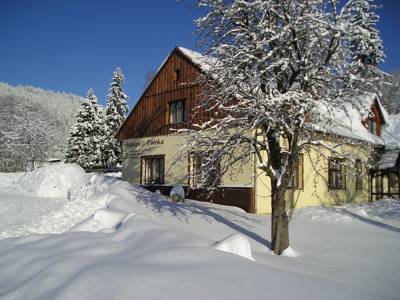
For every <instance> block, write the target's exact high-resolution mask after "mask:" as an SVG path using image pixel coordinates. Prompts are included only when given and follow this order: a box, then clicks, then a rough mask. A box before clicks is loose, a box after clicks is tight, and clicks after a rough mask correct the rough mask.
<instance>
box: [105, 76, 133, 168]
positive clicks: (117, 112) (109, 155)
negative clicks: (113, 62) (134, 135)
mask: <svg viewBox="0 0 400 300" xmlns="http://www.w3.org/2000/svg"><path fill="white" fill-rule="evenodd" d="M124 80H125V78H124V75H123V74H122V71H121V69H120V68H117V69H116V70H115V71H114V75H113V78H112V81H111V87H110V89H109V93H108V96H107V106H106V119H105V121H106V128H107V134H106V135H107V141H106V144H105V149H104V156H105V159H106V165H107V166H108V167H112V166H115V165H116V164H117V163H121V161H122V147H121V143H120V142H119V141H117V140H116V139H114V135H115V134H116V133H117V131H118V130H119V128H120V127H121V125H122V123H123V122H124V120H125V117H126V114H127V112H128V104H127V100H128V96H127V95H126V94H125V92H124V90H123V87H122V85H123V83H124Z"/></svg>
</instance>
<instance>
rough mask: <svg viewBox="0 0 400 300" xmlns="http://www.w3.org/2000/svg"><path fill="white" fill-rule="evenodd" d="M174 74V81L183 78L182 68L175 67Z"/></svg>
mask: <svg viewBox="0 0 400 300" xmlns="http://www.w3.org/2000/svg"><path fill="white" fill-rule="evenodd" d="M172 76H173V78H172V79H173V81H179V80H181V70H179V69H175V70H174V73H173V75H172Z"/></svg>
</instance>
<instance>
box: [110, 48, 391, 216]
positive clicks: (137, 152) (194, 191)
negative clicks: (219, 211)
mask: <svg viewBox="0 0 400 300" xmlns="http://www.w3.org/2000/svg"><path fill="white" fill-rule="evenodd" d="M213 63H214V60H213V59H212V58H209V57H205V56H203V55H201V54H200V53H197V52H194V51H192V50H189V49H185V48H182V47H177V48H175V49H174V50H173V51H172V52H171V53H170V55H169V56H168V57H167V58H166V59H165V60H164V62H163V63H162V65H161V66H160V68H159V69H158V72H157V74H156V76H155V77H154V79H153V80H152V81H151V82H150V84H149V85H148V87H147V88H146V89H145V91H144V92H143V94H142V96H141V97H140V98H139V100H138V102H137V104H136V105H135V107H134V108H133V109H132V111H131V113H130V115H129V116H128V118H127V119H126V121H125V122H124V124H123V125H122V126H121V128H120V130H119V131H118V133H117V135H116V137H117V138H118V139H119V140H122V141H123V152H124V153H123V173H122V177H123V179H125V180H127V181H129V182H131V183H135V184H141V185H142V186H144V187H146V188H147V189H149V190H152V191H155V190H160V191H161V192H162V193H164V194H168V193H169V191H170V189H171V188H172V186H174V185H176V184H181V185H183V186H184V187H185V189H186V190H187V191H188V195H187V197H188V198H192V199H193V198H194V199H198V200H204V201H213V202H215V203H220V204H228V205H234V206H239V207H241V208H243V209H245V210H246V211H249V212H253V213H269V212H270V209H271V205H270V203H271V189H270V182H269V180H268V178H267V177H266V176H265V175H264V174H263V173H262V172H261V171H260V170H259V168H258V166H257V164H256V160H255V159H254V160H249V163H247V164H246V165H245V166H241V167H240V168H235V167H232V170H231V172H228V173H225V174H224V175H223V176H222V178H221V180H220V184H219V187H218V189H217V192H216V193H215V194H214V195H213V196H212V197H211V198H205V197H204V196H203V194H202V189H201V188H199V187H198V184H197V182H196V168H198V166H199V162H198V161H197V159H196V155H195V154H194V155H190V157H187V158H184V159H183V160H182V159H181V160H180V163H176V161H177V157H176V153H177V150H178V149H179V148H180V147H181V145H183V144H184V143H185V141H186V139H185V137H184V136H181V135H174V134H172V131H171V130H174V129H175V130H176V129H181V128H193V124H196V123H201V122H202V121H204V120H209V119H210V118H211V117H213V116H211V113H210V112H206V111H200V112H198V113H196V114H193V110H194V108H195V107H196V106H197V104H198V103H199V101H200V96H199V94H200V93H201V91H202V86H201V84H200V83H198V82H197V81H196V78H197V76H198V75H199V74H200V73H201V72H207V70H208V69H209V67H210V65H211V64H213ZM360 100H361V101H360V103H361V105H360V108H359V109H358V110H356V109H354V108H352V107H348V108H344V109H340V110H337V111H334V112H333V113H330V115H331V116H332V117H331V118H328V119H327V120H320V121H318V122H315V126H316V129H317V132H320V133H321V137H322V138H323V139H324V141H325V142H326V143H327V144H329V143H331V144H332V145H333V144H334V145H337V144H340V145H339V146H337V147H336V151H337V152H346V153H352V155H353V156H354V157H355V158H356V159H354V160H353V163H351V164H342V163H341V162H342V159H340V158H338V157H336V156H334V155H332V154H330V153H328V152H324V151H323V150H321V151H319V152H309V153H304V154H303V155H300V157H299V159H298V163H297V166H296V170H295V172H294V176H293V177H292V179H291V180H290V184H289V185H290V188H289V191H288V192H287V197H289V198H290V199H289V200H290V201H291V202H292V204H293V205H295V206H296V207H302V206H309V205H336V204H341V203H344V202H348V201H368V199H370V191H371V187H370V182H369V180H368V178H369V176H368V175H369V170H367V168H365V167H364V165H363V164H362V161H366V160H368V158H369V157H370V156H371V153H372V151H373V150H374V149H375V148H377V147H378V148H379V147H383V145H384V140H383V139H382V138H381V137H380V135H381V131H382V125H383V124H385V123H386V122H387V120H386V118H387V116H386V115H387V114H386V112H385V111H384V109H383V107H382V106H381V104H380V102H379V100H378V98H377V97H376V96H375V95H373V94H369V95H366V96H365V97H363V98H362V99H360ZM321 109H323V108H321ZM326 133H328V134H326ZM346 140H355V141H358V142H359V145H361V146H357V147H356V146H354V144H352V143H346V142H343V141H346ZM182 161H186V162H187V163H182ZM210 176H215V174H213V172H210ZM189 187H190V188H189Z"/></svg>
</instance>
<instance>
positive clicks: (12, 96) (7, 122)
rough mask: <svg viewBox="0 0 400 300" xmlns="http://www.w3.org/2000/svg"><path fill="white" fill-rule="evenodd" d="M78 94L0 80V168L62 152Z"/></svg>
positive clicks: (15, 167) (21, 167)
mask: <svg viewBox="0 0 400 300" xmlns="http://www.w3.org/2000/svg"><path fill="white" fill-rule="evenodd" d="M81 99H82V98H81V97H80V96H77V95H74V94H69V93H59V92H53V91H49V90H44V89H40V88H35V87H31V86H16V87H13V86H11V85H9V84H6V83H2V82H0V170H1V171H21V170H24V169H25V167H26V165H27V161H28V160H38V159H43V158H50V157H60V156H62V155H63V152H64V148H65V144H66V141H67V138H68V133H69V130H70V128H71V126H72V124H73V119H74V115H75V114H76V113H77V111H78V109H79V106H80V100H81Z"/></svg>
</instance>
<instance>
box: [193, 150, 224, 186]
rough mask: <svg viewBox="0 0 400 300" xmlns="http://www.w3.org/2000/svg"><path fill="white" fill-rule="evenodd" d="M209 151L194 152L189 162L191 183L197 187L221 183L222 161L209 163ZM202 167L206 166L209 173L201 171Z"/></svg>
mask: <svg viewBox="0 0 400 300" xmlns="http://www.w3.org/2000/svg"><path fill="white" fill-rule="evenodd" d="M208 155H209V154H207V153H202V154H199V153H194V154H192V155H191V156H190V160H191V161H190V162H189V170H190V173H189V184H190V185H191V186H196V187H204V186H214V185H218V184H219V183H220V177H221V166H220V161H219V160H217V161H214V164H212V163H211V162H209V164H210V165H207V158H208V157H207V156H208ZM201 168H206V169H207V173H203V174H202V173H201V172H200V171H201Z"/></svg>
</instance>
